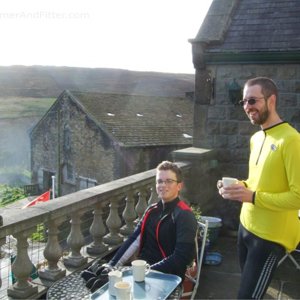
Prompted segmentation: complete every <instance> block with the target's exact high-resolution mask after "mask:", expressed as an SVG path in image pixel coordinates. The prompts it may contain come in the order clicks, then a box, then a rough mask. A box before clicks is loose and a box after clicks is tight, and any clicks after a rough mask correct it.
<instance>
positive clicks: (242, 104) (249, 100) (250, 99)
mask: <svg viewBox="0 0 300 300" xmlns="http://www.w3.org/2000/svg"><path fill="white" fill-rule="evenodd" d="M260 99H265V97H258V98H254V97H252V98H249V99H243V100H241V101H239V104H240V105H241V106H244V105H246V104H249V105H254V104H255V103H256V101H258V100H260Z"/></svg>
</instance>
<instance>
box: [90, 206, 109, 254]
mask: <svg viewBox="0 0 300 300" xmlns="http://www.w3.org/2000/svg"><path fill="white" fill-rule="evenodd" d="M102 216H103V207H102V204H101V203H99V204H96V205H95V210H94V219H93V223H92V225H91V227H90V233H91V235H92V237H93V240H94V241H93V242H92V243H91V244H90V245H89V246H88V247H87V253H89V254H91V255H98V254H101V253H103V252H105V251H106V250H107V249H108V246H107V245H105V244H104V243H103V237H104V235H105V233H106V228H105V225H104V222H103V218H102Z"/></svg>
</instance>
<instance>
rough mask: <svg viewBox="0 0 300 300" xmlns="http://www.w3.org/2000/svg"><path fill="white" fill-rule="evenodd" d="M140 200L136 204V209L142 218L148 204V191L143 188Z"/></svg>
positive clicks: (139, 195)
mask: <svg viewBox="0 0 300 300" xmlns="http://www.w3.org/2000/svg"><path fill="white" fill-rule="evenodd" d="M138 197H139V198H138V202H137V204H136V206H135V210H136V212H137V214H138V217H139V219H141V217H142V216H143V214H144V212H145V210H146V208H147V206H148V204H147V200H146V192H145V191H144V190H141V191H140V192H139V193H138Z"/></svg>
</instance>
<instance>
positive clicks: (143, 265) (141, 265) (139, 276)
mask: <svg viewBox="0 0 300 300" xmlns="http://www.w3.org/2000/svg"><path fill="white" fill-rule="evenodd" d="M131 266H132V274H133V279H134V281H136V282H142V281H144V280H145V275H147V274H148V273H149V271H150V265H149V264H147V262H146V261H145V260H142V259H137V260H134V261H133V262H132V263H131Z"/></svg>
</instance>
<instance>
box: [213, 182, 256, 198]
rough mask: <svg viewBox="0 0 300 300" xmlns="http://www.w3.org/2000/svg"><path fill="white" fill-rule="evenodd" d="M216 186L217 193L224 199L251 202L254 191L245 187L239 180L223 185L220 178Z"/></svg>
mask: <svg viewBox="0 0 300 300" xmlns="http://www.w3.org/2000/svg"><path fill="white" fill-rule="evenodd" d="M217 188H218V189H219V194H220V195H221V196H222V197H223V198H224V199H229V200H234V201H239V202H250V203H252V198H253V193H254V192H253V191H251V190H249V189H248V188H246V187H245V185H244V184H243V183H242V182H241V181H239V182H238V183H237V184H232V185H230V186H228V187H223V184H222V180H218V182H217Z"/></svg>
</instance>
